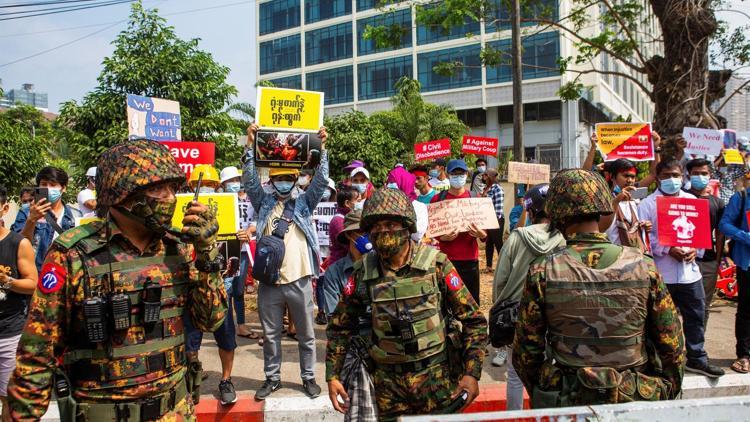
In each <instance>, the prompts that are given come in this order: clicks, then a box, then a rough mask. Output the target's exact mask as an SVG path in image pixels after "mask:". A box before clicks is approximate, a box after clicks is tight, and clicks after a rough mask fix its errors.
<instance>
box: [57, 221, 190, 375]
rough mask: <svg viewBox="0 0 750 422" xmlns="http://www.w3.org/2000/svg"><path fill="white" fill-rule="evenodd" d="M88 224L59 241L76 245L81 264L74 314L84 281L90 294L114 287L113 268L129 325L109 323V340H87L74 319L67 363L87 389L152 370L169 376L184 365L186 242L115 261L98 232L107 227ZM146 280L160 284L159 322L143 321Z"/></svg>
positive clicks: (187, 276) (171, 242) (70, 372)
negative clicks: (116, 326)
mask: <svg viewBox="0 0 750 422" xmlns="http://www.w3.org/2000/svg"><path fill="white" fill-rule="evenodd" d="M86 226H90V227H86ZM86 226H81V227H82V228H83V230H82V231H81V233H80V234H79V235H76V236H74V237H72V238H66V239H64V240H60V241H59V243H60V244H62V245H63V246H65V247H66V248H68V249H71V248H76V249H77V250H78V251H79V253H80V258H81V260H82V263H83V271H84V273H83V278H82V279H81V281H80V284H79V290H80V291H79V292H78V293H77V294H76V295H75V299H74V302H75V303H74V307H73V309H74V310H73V312H81V305H82V303H81V301H80V298H81V297H82V296H85V295H83V294H82V293H81V291H83V283H88V284H89V289H90V290H91V292H92V293H93V292H99V293H109V292H110V291H111V288H110V282H109V274H110V270H111V272H112V277H113V281H114V289H115V292H118V293H120V292H122V293H125V294H127V295H128V296H129V297H130V302H131V313H130V327H129V328H126V329H122V330H114V329H113V328H112V326H111V324H110V325H109V326H108V328H107V329H109V330H110V331H109V333H110V335H109V338H108V340H106V341H104V342H101V343H89V342H88V341H87V340H86V335H85V333H84V330H85V328H84V327H83V326H82V325H81V321H80V319H76V318H71V319H70V322H71V324H72V327H69V338H71V339H72V341H71V344H70V347H69V349H67V351H66V352H65V353H64V355H63V365H64V366H65V368H66V372H67V374H68V376H69V377H70V378H71V381H72V382H73V384H74V385H78V386H89V387H90V386H92V385H120V386H125V385H128V386H130V385H137V384H139V383H141V382H146V381H148V379H146V378H147V377H148V374H152V373H154V372H157V371H162V372H163V373H164V374H170V373H172V372H174V371H176V370H178V369H181V368H182V367H184V366H185V346H184V329H183V312H184V311H185V305H186V298H187V288H188V283H189V280H190V261H191V256H190V254H189V253H187V252H188V251H187V249H186V247H185V245H183V244H180V243H178V242H177V241H174V240H168V239H165V240H164V247H165V248H166V253H165V255H163V256H150V257H134V258H133V259H130V260H128V261H116V260H115V258H111V257H110V254H109V251H108V248H107V244H106V242H105V241H104V240H103V239H101V238H100V236H99V235H98V234H99V233H100V230H104V229H103V228H102V224H101V223H92V224H89V225H86ZM110 259H111V260H112V262H111V268H110V264H109V260H110ZM146 283H150V284H152V285H153V284H154V283H158V284H159V286H160V287H161V300H160V310H159V317H158V318H159V320H158V321H157V322H152V323H144V321H143V308H142V306H141V302H142V292H143V290H144V285H146ZM154 375H155V376H157V375H156V374H154ZM134 377H140V378H134ZM92 383H94V384H92Z"/></svg>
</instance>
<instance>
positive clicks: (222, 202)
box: [172, 193, 240, 240]
mask: <svg viewBox="0 0 750 422" xmlns="http://www.w3.org/2000/svg"><path fill="white" fill-rule="evenodd" d="M175 196H176V197H177V206H176V209H175V212H174V215H173V216H172V226H173V227H174V228H176V229H178V230H180V229H182V219H183V218H185V211H186V210H187V209H188V207H189V206H190V202H191V201H192V200H193V198H194V196H195V195H194V194H192V193H178V194H177V195H175ZM198 202H200V203H201V204H204V205H206V206H207V207H209V208H211V209H212V210H213V211H214V212H215V213H216V220H217V222H218V223H219V232H218V233H217V235H218V236H217V238H218V240H236V239H237V232H238V231H239V230H240V218H239V213H238V207H237V194H235V193H204V194H200V195H199V196H198Z"/></svg>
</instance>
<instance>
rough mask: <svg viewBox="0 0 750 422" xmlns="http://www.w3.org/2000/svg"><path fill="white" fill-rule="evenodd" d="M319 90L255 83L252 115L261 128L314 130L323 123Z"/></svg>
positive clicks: (321, 95)
mask: <svg viewBox="0 0 750 422" xmlns="http://www.w3.org/2000/svg"><path fill="white" fill-rule="evenodd" d="M323 98H324V94H323V93H322V92H316V91H302V90H299V89H285V88H270V87H264V86H262V87H258V99H257V104H256V108H255V119H256V123H257V124H258V126H260V128H261V129H275V130H287V131H290V132H317V131H318V129H320V127H321V126H323Z"/></svg>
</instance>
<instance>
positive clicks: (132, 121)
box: [126, 94, 182, 141]
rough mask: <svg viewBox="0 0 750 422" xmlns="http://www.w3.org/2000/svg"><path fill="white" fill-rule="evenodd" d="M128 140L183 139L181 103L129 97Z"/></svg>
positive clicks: (139, 96)
mask: <svg viewBox="0 0 750 422" xmlns="http://www.w3.org/2000/svg"><path fill="white" fill-rule="evenodd" d="M126 103H127V113H128V139H143V138H145V139H151V140H154V141H179V140H181V139H182V118H181V117H180V103H178V102H177V101H171V100H164V99H161V98H153V97H144V96H142V95H135V94H128V95H127V100H126Z"/></svg>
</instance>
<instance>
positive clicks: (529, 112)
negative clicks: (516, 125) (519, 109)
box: [523, 103, 539, 122]
mask: <svg viewBox="0 0 750 422" xmlns="http://www.w3.org/2000/svg"><path fill="white" fill-rule="evenodd" d="M535 120H539V104H537V103H531V104H524V105H523V121H524V122H532V121H535Z"/></svg>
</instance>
